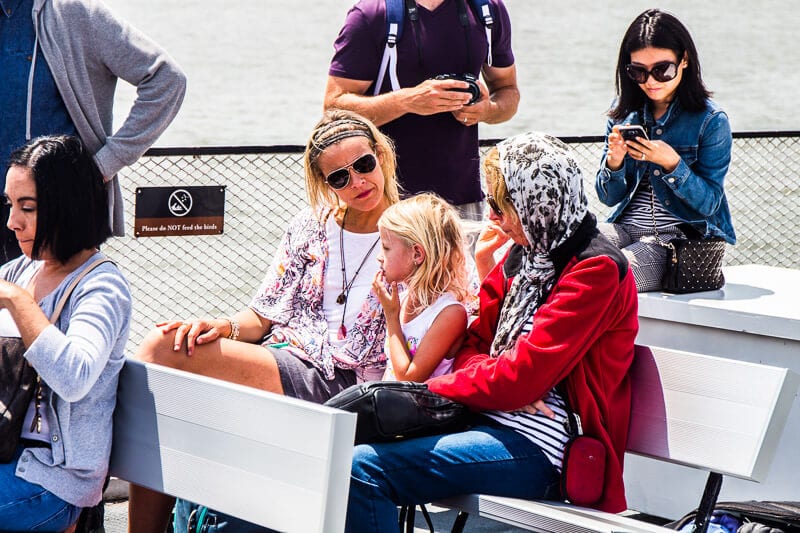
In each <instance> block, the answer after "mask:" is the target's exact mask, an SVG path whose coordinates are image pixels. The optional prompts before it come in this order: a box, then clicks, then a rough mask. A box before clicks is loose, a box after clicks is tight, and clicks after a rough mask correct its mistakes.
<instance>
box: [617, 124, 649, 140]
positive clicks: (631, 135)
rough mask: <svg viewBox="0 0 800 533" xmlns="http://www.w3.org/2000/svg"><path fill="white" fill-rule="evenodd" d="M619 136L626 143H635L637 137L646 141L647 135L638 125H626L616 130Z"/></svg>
mask: <svg viewBox="0 0 800 533" xmlns="http://www.w3.org/2000/svg"><path fill="white" fill-rule="evenodd" d="M617 131H619V134H620V135H622V138H623V139H625V140H626V141H635V140H636V138H637V137H642V138H644V139H647V133H646V132H645V131H644V128H643V127H641V126H639V125H630V124H629V125H626V126H619V127H618V128H617Z"/></svg>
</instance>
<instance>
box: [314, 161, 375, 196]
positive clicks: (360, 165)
mask: <svg viewBox="0 0 800 533" xmlns="http://www.w3.org/2000/svg"><path fill="white" fill-rule="evenodd" d="M377 165H378V159H377V158H376V157H375V155H374V154H364V155H362V156H361V157H359V158H358V159H356V160H355V161H353V162H352V163H350V164H349V165H347V166H346V167H342V168H340V169H338V170H334V171H333V172H331V173H330V174H328V176H327V177H326V178H325V181H326V182H328V185H330V186H331V189H336V190H337V191H338V190H339V189H344V188H345V187H347V184H348V183H350V169H351V168H352V169H353V170H355V171H356V172H357V173H359V174H369V173H370V172H372V171H373V170H375V167H376V166H377Z"/></svg>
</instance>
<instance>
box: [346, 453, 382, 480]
mask: <svg viewBox="0 0 800 533" xmlns="http://www.w3.org/2000/svg"><path fill="white" fill-rule="evenodd" d="M379 461H380V456H379V455H378V453H377V452H376V451H375V448H373V447H372V446H370V445H368V444H360V445H358V446H356V447H355V448H353V467H352V470H351V475H352V477H354V478H356V479H360V480H362V481H366V480H372V479H373V478H374V476H375V472H376V471H377V472H380V471H381V469H380V467H379V466H378V462H379Z"/></svg>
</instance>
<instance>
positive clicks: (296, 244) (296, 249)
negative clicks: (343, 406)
mask: <svg viewBox="0 0 800 533" xmlns="http://www.w3.org/2000/svg"><path fill="white" fill-rule="evenodd" d="M332 213H333V211H331V210H326V211H324V212H322V213H320V216H315V214H314V212H313V211H312V210H311V209H310V208H307V209H304V210H303V211H301V212H300V213H298V214H297V215H296V216H295V218H294V219H293V220H292V221H291V222H290V224H289V228H288V229H287V230H286V234H285V235H284V236H283V239H282V240H281V243H280V244H279V245H278V250H277V251H276V253H275V257H274V259H273V261H272V265H271V266H270V268H269V270H268V271H267V273H266V275H265V277H264V281H262V282H261V286H260V287H259V289H258V291H257V292H256V294H255V296H254V297H253V299H252V301H251V302H250V308H251V309H253V311H255V312H256V313H258V314H259V315H261V316H262V317H264V318H266V319H268V320H270V321H272V328H271V329H270V332H269V334H268V335H267V336H266V337H265V338H264V340H263V341H262V344H263V345H268V344H274V343H288V346H286V347H285V348H283V349H285V350H288V351H290V352H291V353H292V354H294V355H296V356H297V357H299V358H300V359H304V360H306V361H309V362H311V363H312V364H313V365H314V366H315V367H316V368H318V369H319V370H320V371H321V372H322V374H323V375H324V376H325V379H333V376H334V373H333V369H334V368H346V369H354V370H356V369H358V370H369V369H375V370H382V369H383V368H384V367H385V366H386V357H385V356H384V354H383V344H384V339H385V337H386V326H385V320H384V316H383V310H382V309H381V305H380V301H379V300H378V297H377V296H376V295H375V293H374V292H372V291H370V293H369V296H368V297H367V299H366V300H365V301H364V302H363V303H362V304H361V309H360V311H359V314H358V317H357V318H356V321H355V324H354V325H353V327H351V328H350V329H349V330H348V331H347V336H346V338H345V342H344V344H343V345H342V346H340V347H337V346H334V345H332V344H331V343H330V341H329V338H328V322H327V320H326V318H325V315H324V314H323V312H322V296H323V292H324V286H323V279H324V276H325V273H326V268H327V262H328V240H327V237H326V233H325V224H326V221H327V218H328V217H329V216H331V215H332Z"/></svg>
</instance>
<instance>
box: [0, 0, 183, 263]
mask: <svg viewBox="0 0 800 533" xmlns="http://www.w3.org/2000/svg"><path fill="white" fill-rule="evenodd" d="M0 8H2V14H0V72H2V79H3V82H2V84H0V101H2V102H3V105H2V106H0V167H2V169H3V170H5V166H6V163H7V162H8V156H9V154H10V153H11V152H12V151H13V150H14V149H16V148H18V147H20V146H22V145H23V144H25V143H26V142H27V141H29V140H30V139H32V138H35V137H37V136H40V135H48V134H71V135H77V136H79V137H80V139H81V140H82V141H83V143H84V144H85V145H86V147H87V148H88V150H89V151H90V152H91V153H92V154H93V158H94V161H95V163H96V164H97V166H98V167H99V168H100V171H101V172H102V174H103V177H104V178H105V180H106V188H107V190H108V194H109V203H110V209H109V210H110V216H111V225H112V230H113V234H114V235H123V234H124V220H123V205H122V191H121V189H120V185H119V181H118V179H117V176H116V175H117V173H118V172H119V171H120V170H121V169H122V168H123V167H125V166H127V165H130V164H132V163H134V162H135V161H136V160H137V159H138V158H139V157H140V156H141V155H142V154H143V153H144V152H145V151H146V150H147V149H148V148H149V147H150V146H151V145H152V144H153V143H154V142H155V141H156V140H157V139H158V137H159V136H160V135H161V133H162V132H163V131H164V130H165V129H166V128H167V126H168V125H169V124H170V122H172V120H173V119H174V118H175V115H176V114H177V112H178V109H179V108H180V105H181V103H182V102H183V96H184V94H185V91H186V77H185V75H184V73H183V71H182V70H181V68H180V67H179V66H178V64H177V63H176V62H175V60H174V59H172V58H171V57H170V56H169V55H168V54H167V52H166V51H164V49H163V48H161V47H160V46H159V45H157V44H156V43H154V42H153V41H152V40H151V39H149V38H148V37H146V36H145V35H143V34H142V33H141V32H139V31H138V30H137V29H135V28H133V27H131V26H130V25H129V24H128V23H127V22H125V21H123V20H121V19H120V18H119V17H117V16H116V15H115V14H114V13H113V12H112V11H111V10H110V9H109V8H108V7H107V6H106V5H105V4H103V3H102V2H100V1H99V0H0ZM119 79H122V80H125V81H127V82H128V83H130V84H132V85H134V86H135V87H136V93H137V94H136V101H135V102H134V104H133V105H132V107H131V109H130V111H129V113H128V116H127V118H126V119H125V121H124V122H123V124H122V125H121V126H119V127H118V128H117V130H116V132H115V131H114V129H113V128H112V119H113V113H112V111H113V105H114V91H115V89H116V85H117V81H118V80H119ZM2 181H3V179H2V177H0V187H2V186H3V185H4V184H3V183H2ZM1 216H2V218H1V219H0V220H2V221H3V224H2V225H0V229H1V230H2V233H1V234H0V263H2V262H6V261H9V260H11V259H13V258H15V257H17V256H19V255H20V253H21V252H20V249H19V247H18V246H17V242H16V239H15V238H14V234H13V233H12V232H10V231H8V230H7V229H6V228H5V220H6V218H7V213H6V212H5V211H4V212H3V213H2V215H1Z"/></svg>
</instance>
